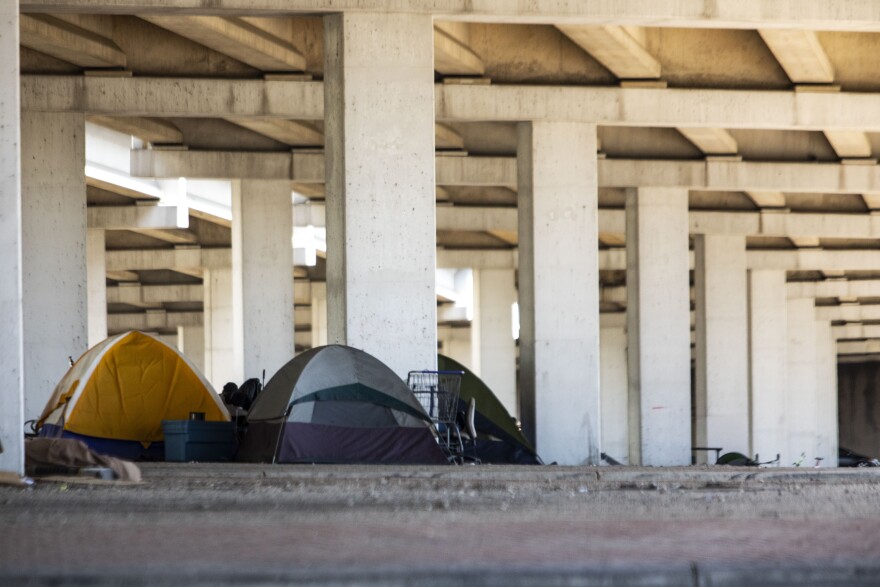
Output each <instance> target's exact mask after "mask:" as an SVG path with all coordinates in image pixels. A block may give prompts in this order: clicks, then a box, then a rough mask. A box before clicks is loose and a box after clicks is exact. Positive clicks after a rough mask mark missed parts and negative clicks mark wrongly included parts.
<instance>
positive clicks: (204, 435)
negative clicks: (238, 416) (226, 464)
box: [162, 420, 237, 462]
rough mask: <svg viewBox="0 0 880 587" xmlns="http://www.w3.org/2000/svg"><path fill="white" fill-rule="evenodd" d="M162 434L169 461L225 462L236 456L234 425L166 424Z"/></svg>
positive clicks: (164, 421) (198, 422)
mask: <svg viewBox="0 0 880 587" xmlns="http://www.w3.org/2000/svg"><path fill="white" fill-rule="evenodd" d="M162 431H163V432H164V433H165V460H166V461H173V462H186V461H204V462H222V461H231V460H232V458H233V457H234V456H235V450H236V448H237V442H236V437H235V422H205V421H204V420H163V421H162Z"/></svg>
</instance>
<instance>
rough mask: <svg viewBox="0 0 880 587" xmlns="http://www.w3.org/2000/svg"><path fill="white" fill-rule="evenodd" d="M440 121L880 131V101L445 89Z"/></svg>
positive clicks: (744, 93)
mask: <svg viewBox="0 0 880 587" xmlns="http://www.w3.org/2000/svg"><path fill="white" fill-rule="evenodd" d="M435 103H436V115H437V120H439V121H441V122H443V121H467V120H480V121H485V122H521V121H528V120H532V121H540V120H570V121H572V122H594V123H596V124H600V125H623V126H651V127H674V128H675V127H712V128H728V129H733V128H742V129H755V130H761V129H778V130H784V129H789V130H814V131H822V130H826V129H848V130H863V131H868V132H870V131H877V130H880V100H878V99H877V97H876V95H874V94H869V93H855V92H835V93H831V92H791V91H761V92H755V91H752V90H702V89H663V88H632V87H631V88H614V87H583V86H581V87H577V86H565V87H559V86H515V85H509V86H501V85H496V86H478V85H442V86H437V89H436V100H435Z"/></svg>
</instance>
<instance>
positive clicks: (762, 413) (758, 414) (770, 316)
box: [748, 270, 791, 464]
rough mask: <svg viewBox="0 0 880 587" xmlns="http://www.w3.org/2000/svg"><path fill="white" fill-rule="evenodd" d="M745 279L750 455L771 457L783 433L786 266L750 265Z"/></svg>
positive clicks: (784, 451)
mask: <svg viewBox="0 0 880 587" xmlns="http://www.w3.org/2000/svg"><path fill="white" fill-rule="evenodd" d="M748 279H749V417H750V421H751V425H750V429H751V441H750V444H749V456H752V457H753V456H754V455H755V454H757V455H758V458H759V459H760V460H762V461H770V460H773V459H774V458H776V455H777V454H778V455H780V457H781V456H783V455H784V456H785V459H786V460H784V461H782V463H785V464H790V463H791V460H790V457H789V455H788V435H787V433H786V408H785V398H786V373H787V368H786V360H787V354H786V347H787V346H788V336H787V330H786V328H787V326H786V310H787V304H786V292H785V271H782V270H751V271H749V275H748Z"/></svg>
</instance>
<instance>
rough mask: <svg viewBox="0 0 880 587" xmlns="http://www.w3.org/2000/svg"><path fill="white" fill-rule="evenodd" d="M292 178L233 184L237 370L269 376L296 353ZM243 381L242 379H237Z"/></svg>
mask: <svg viewBox="0 0 880 587" xmlns="http://www.w3.org/2000/svg"><path fill="white" fill-rule="evenodd" d="M292 206H293V204H292V201H291V189H290V182H288V181H263V180H236V181H233V182H232V299H233V332H234V334H233V336H234V340H235V345H234V346H233V349H234V350H235V355H234V356H235V363H236V367H235V368H236V370H240V372H241V373H242V379H250V378H251V377H257V378H262V373H263V371H264V370H265V373H266V377H267V378H270V377H272V375H274V374H275V372H276V371H278V369H280V368H281V367H282V366H283V365H284V364H285V363H287V362H288V361H289V360H290V359H292V358H293V354H294V320H293V318H294V308H293V244H292V238H293V216H292V214H291V208H292ZM239 383H240V382H239Z"/></svg>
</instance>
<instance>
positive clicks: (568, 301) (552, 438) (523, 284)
mask: <svg viewBox="0 0 880 587" xmlns="http://www.w3.org/2000/svg"><path fill="white" fill-rule="evenodd" d="M517 168H518V172H519V182H518V183H519V247H520V264H519V271H520V273H519V308H520V393H521V394H522V395H521V406H520V409H521V413H522V421H523V428H524V430H525V431H526V434H527V435H529V436H530V437H531V439H532V440H533V441H534V442H535V444H536V446H535V448H536V449H537V450H538V453H539V454H540V455H541V457H542V458H543V459H544V460H545V461H546V462H553V461H556V462H558V463H559V464H564V465H577V464H598V463H599V452H600V451H599V442H600V438H601V429H600V416H599V414H600V406H599V266H598V257H597V251H596V243H597V241H598V238H599V234H598V211H597V209H598V187H597V181H598V180H597V168H596V126H595V125H592V124H585V123H580V124H578V123H570V122H541V123H521V124H520V125H519V129H518V146H517Z"/></svg>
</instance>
